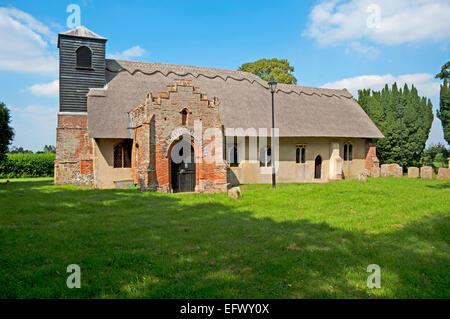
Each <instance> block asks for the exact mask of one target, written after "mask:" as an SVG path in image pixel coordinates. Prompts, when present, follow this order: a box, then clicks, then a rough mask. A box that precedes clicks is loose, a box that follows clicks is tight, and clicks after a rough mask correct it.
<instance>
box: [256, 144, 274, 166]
mask: <svg viewBox="0 0 450 319" xmlns="http://www.w3.org/2000/svg"><path fill="white" fill-rule="evenodd" d="M259 166H260V167H271V166H272V149H271V148H270V147H268V148H267V147H266V148H262V149H261V150H260V151H259Z"/></svg>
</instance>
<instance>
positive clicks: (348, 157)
mask: <svg viewBox="0 0 450 319" xmlns="http://www.w3.org/2000/svg"><path fill="white" fill-rule="evenodd" d="M352 160H353V145H352V144H350V143H345V144H344V161H352Z"/></svg>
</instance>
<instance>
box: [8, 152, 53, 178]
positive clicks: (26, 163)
mask: <svg viewBox="0 0 450 319" xmlns="http://www.w3.org/2000/svg"><path fill="white" fill-rule="evenodd" d="M54 161H55V154H53V153H41V154H32V153H23V154H8V155H7V158H6V159H5V160H4V161H3V162H1V163H0V178H15V177H42V176H53V172H54Z"/></svg>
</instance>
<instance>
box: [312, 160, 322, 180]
mask: <svg viewBox="0 0 450 319" xmlns="http://www.w3.org/2000/svg"><path fill="white" fill-rule="evenodd" d="M314 178H315V179H321V178H322V157H320V155H317V157H316V161H315V165H314Z"/></svg>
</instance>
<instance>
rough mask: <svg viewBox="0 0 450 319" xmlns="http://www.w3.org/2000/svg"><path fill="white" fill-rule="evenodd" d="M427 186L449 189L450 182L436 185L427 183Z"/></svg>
mask: <svg viewBox="0 0 450 319" xmlns="http://www.w3.org/2000/svg"><path fill="white" fill-rule="evenodd" d="M427 187H429V188H434V189H448V188H450V182H444V183H440V184H436V185H427Z"/></svg>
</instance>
